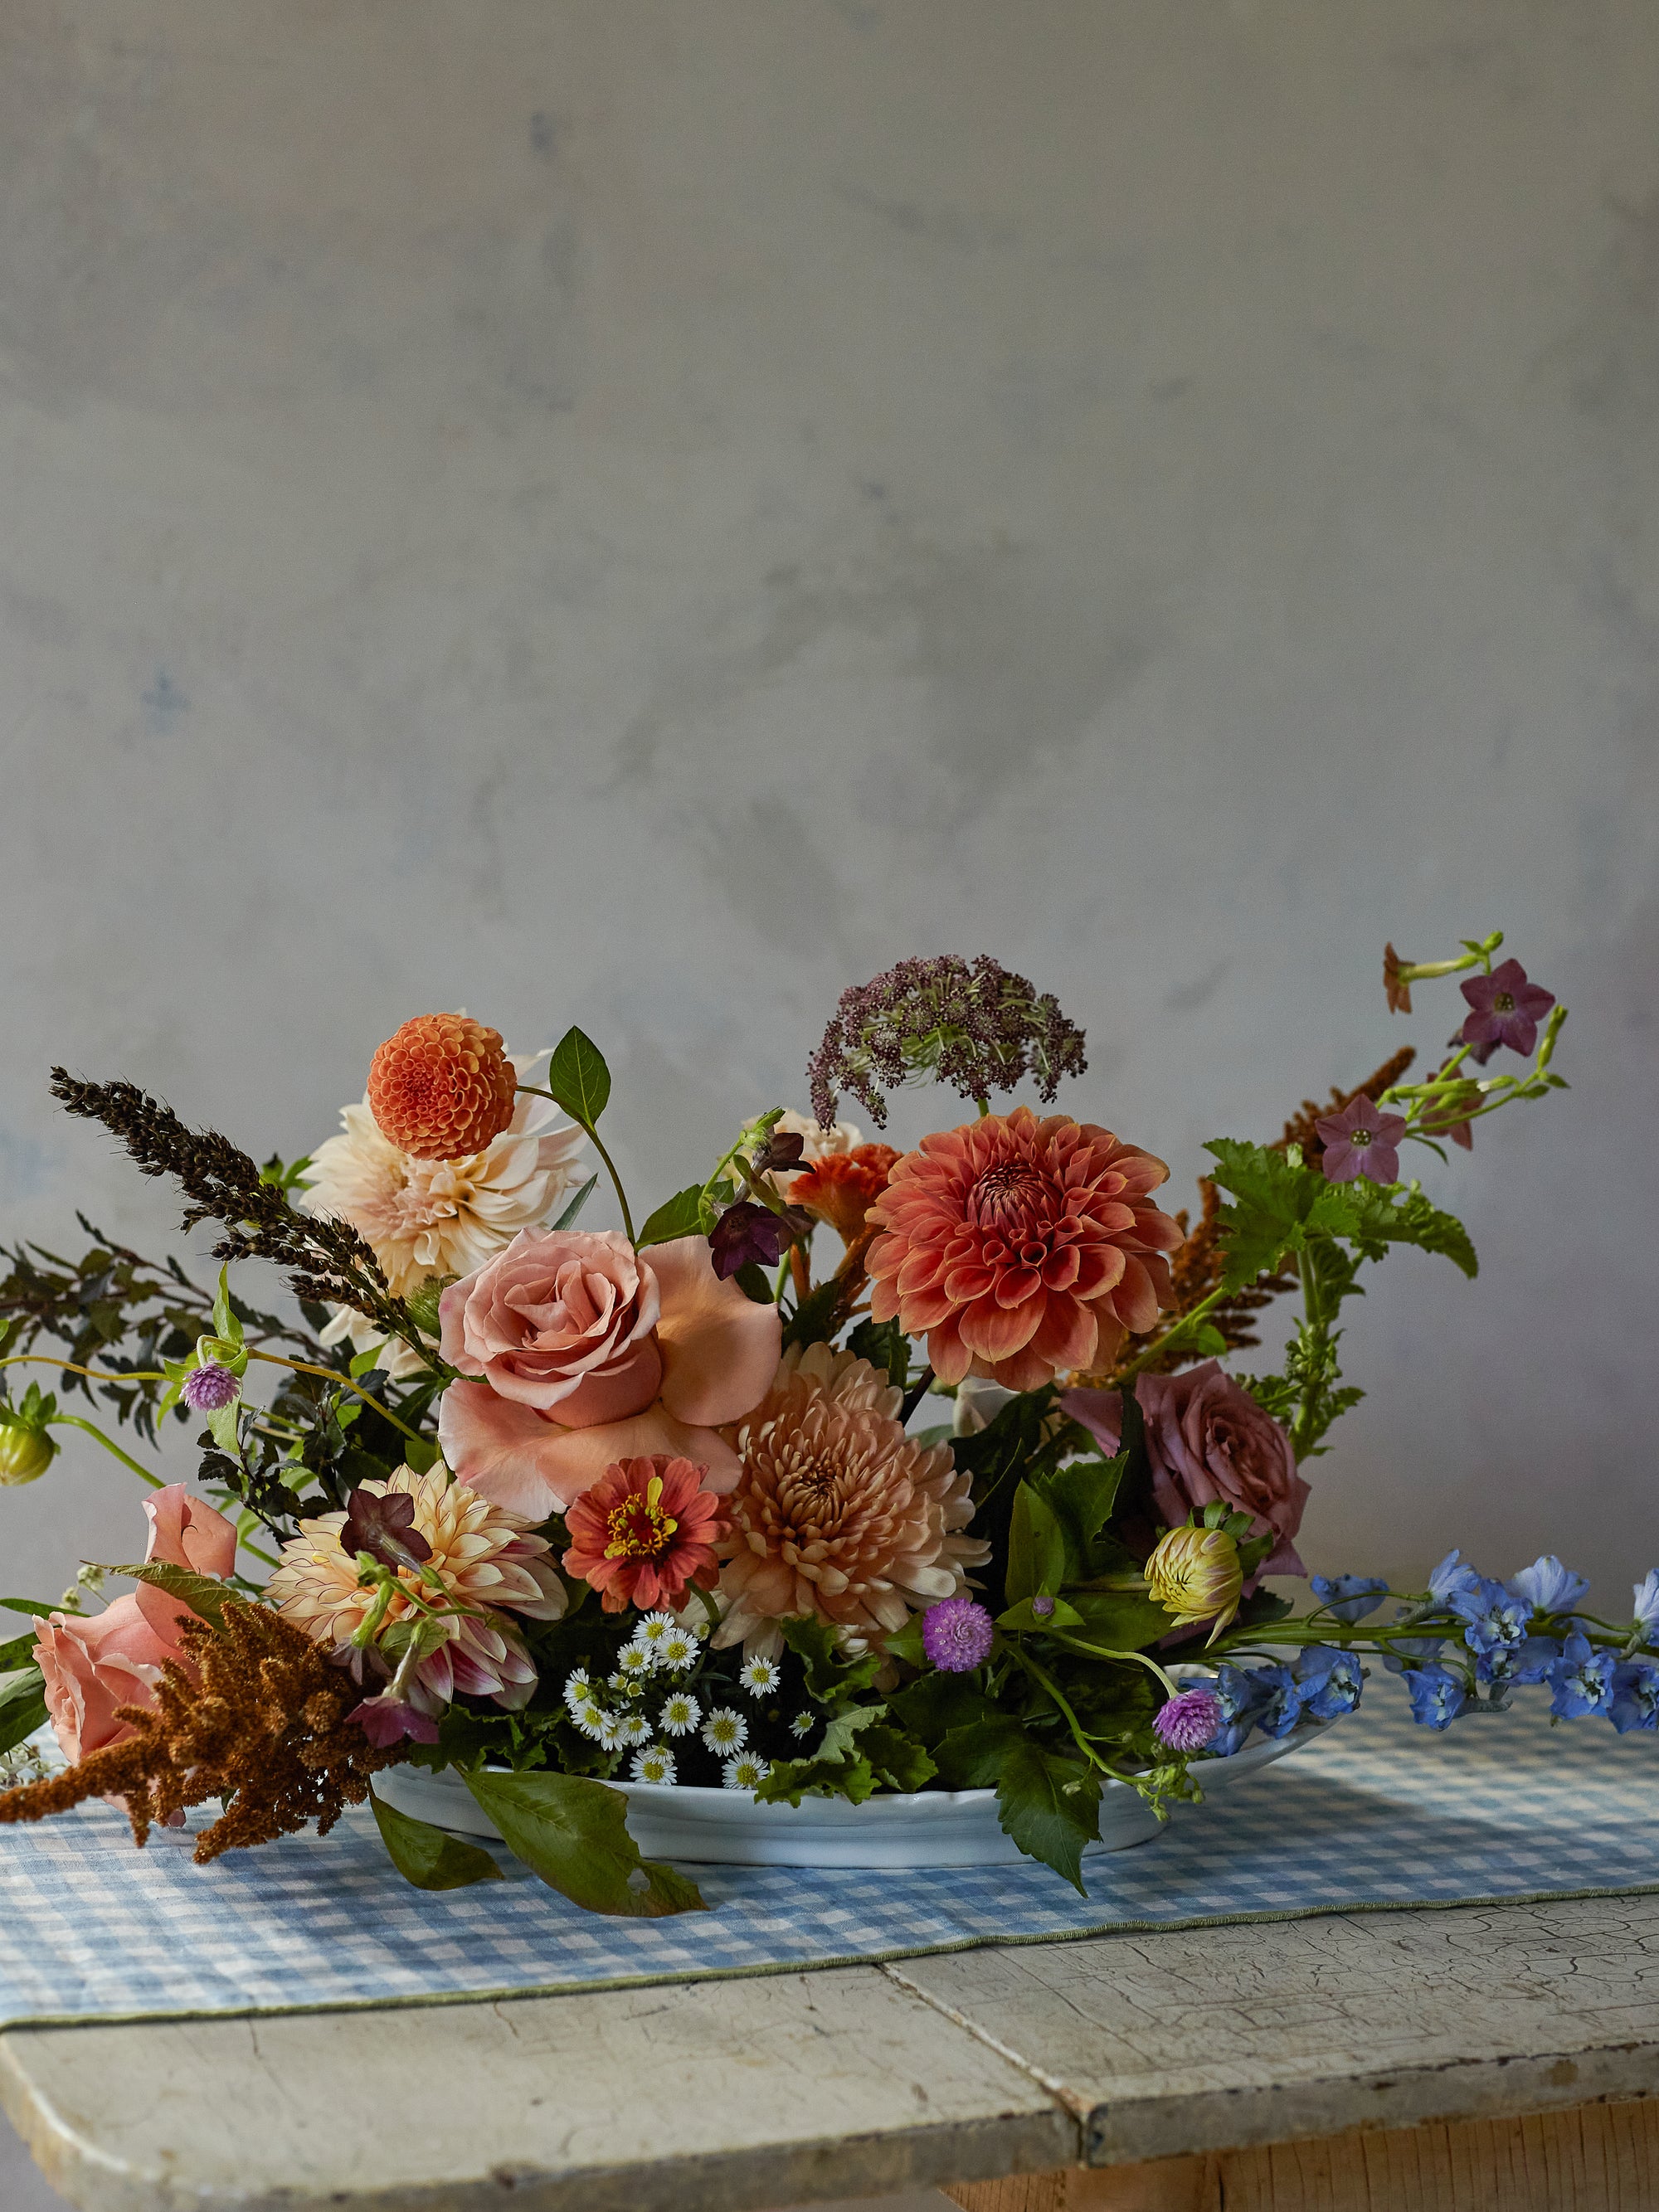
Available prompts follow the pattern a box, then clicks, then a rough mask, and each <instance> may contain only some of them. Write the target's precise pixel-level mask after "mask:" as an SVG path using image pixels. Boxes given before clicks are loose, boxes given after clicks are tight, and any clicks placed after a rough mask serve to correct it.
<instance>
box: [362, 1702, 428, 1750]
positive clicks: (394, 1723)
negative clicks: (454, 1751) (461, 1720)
mask: <svg viewBox="0 0 1659 2212" xmlns="http://www.w3.org/2000/svg"><path fill="white" fill-rule="evenodd" d="M347 1717H348V1719H350V1720H354V1721H356V1723H357V1725H358V1727H359V1728H360V1729H362V1732H363V1734H364V1735H366V1736H367V1737H368V1740H369V1741H370V1742H371V1743H372V1744H373V1745H374V1748H375V1749H376V1751H389V1750H390V1749H391V1748H392V1745H393V1744H394V1743H401V1742H402V1741H403V1740H404V1737H405V1736H407V1737H408V1738H409V1740H410V1742H411V1743H436V1741H438V1723H437V1722H436V1721H435V1720H433V1719H432V1718H431V1717H430V1716H429V1715H428V1714H426V1713H417V1712H416V1710H415V1708H414V1706H413V1705H404V1702H403V1700H402V1699H400V1698H394V1697H393V1696H392V1692H390V1691H389V1690H388V1691H386V1692H383V1693H382V1694H381V1695H380V1697H378V1698H365V1699H363V1702H362V1705H357V1706H355V1707H354V1708H353V1709H352V1711H351V1712H350V1713H349V1715H348V1716H347Z"/></svg>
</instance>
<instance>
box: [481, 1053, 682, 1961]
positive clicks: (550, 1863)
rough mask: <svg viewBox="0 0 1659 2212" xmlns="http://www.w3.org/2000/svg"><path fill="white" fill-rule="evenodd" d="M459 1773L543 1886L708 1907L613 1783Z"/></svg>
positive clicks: (589, 1902) (600, 1900)
mask: <svg viewBox="0 0 1659 2212" xmlns="http://www.w3.org/2000/svg"><path fill="white" fill-rule="evenodd" d="M584 1042H586V1040H584ZM561 1049H562V1048H561ZM555 1056H556V1055H555ZM601 1065H603V1063H601ZM560 1103H564V1102H563V1101H562V1100H561V1102H560ZM465 1782H466V1786H467V1788H468V1789H469V1790H471V1792H472V1795H473V1797H474V1798H475V1799H476V1800H477V1803H478V1804H479V1805H481V1806H482V1807H483V1810H484V1811H485V1812H486V1813H488V1814H489V1817H490V1819H491V1820H493V1821H494V1822H495V1826H497V1827H498V1828H499V1829H500V1830H501V1835H502V1837H503V1838H504V1839H505V1841H506V1843H507V1849H508V1850H510V1851H512V1852H513V1854H514V1855H515V1856H516V1857H519V1858H521V1859H522V1860H523V1861H524V1863H525V1864H526V1866H527V1867H528V1868H529V1869H530V1870H531V1872H532V1874H535V1875H539V1876H540V1877H541V1879H542V1881H544V1882H545V1883H546V1884H547V1885H548V1887H549V1888H550V1889H556V1890H557V1891H558V1892H559V1893H561V1895H562V1896H564V1897H568V1898H569V1899H571V1900H572V1902H573V1903H574V1904H576V1905H581V1906H582V1907H584V1909H585V1910H586V1911H589V1912H605V1913H611V1914H616V1915H621V1916H623V1917H627V1918H629V1919H635V1920H640V1919H643V1920H659V1919H661V1918H662V1917H664V1916H665V1914H668V1913H673V1912H705V1911H708V1907H707V1905H704V1903H703V1901H702V1897H701V1895H700V1894H699V1893H698V1890H697V1887H696V1883H695V1882H691V1881H687V1880H686V1878H685V1876H684V1875H682V1874H678V1873H676V1872H675V1870H674V1869H673V1868H672V1867H669V1866H659V1865H657V1864H655V1863H653V1862H652V1861H651V1860H649V1859H642V1858H641V1857H640V1852H639V1846H638V1844H635V1841H634V1838H632V1836H630V1835H629V1832H628V1800H627V1798H626V1797H624V1796H623V1794H622V1792H621V1791H620V1790H608V1789H607V1788H606V1787H605V1784H604V1783H603V1782H588V1781H585V1780H583V1779H582V1778H580V1776H578V1775H574V1774H502V1773H501V1772H499V1771H496V1770H495V1769H494V1768H489V1767H481V1768H479V1769H478V1770H477V1771H476V1772H474V1773H470V1774H468V1775H466V1776H465Z"/></svg>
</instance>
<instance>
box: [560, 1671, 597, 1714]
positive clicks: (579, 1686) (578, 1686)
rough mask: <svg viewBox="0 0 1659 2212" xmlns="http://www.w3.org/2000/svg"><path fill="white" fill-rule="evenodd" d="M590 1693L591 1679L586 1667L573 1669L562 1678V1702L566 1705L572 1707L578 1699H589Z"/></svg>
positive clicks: (591, 1689) (591, 1687) (591, 1688)
mask: <svg viewBox="0 0 1659 2212" xmlns="http://www.w3.org/2000/svg"><path fill="white" fill-rule="evenodd" d="M592 1691H593V1677H592V1675H591V1674H589V1673H588V1671H587V1669H586V1667H573V1668H571V1670H570V1672H569V1673H568V1674H567V1675H566V1676H565V1678H564V1701H565V1703H566V1705H574V1704H575V1702H576V1700H577V1699H578V1698H584V1697H591V1696H592Z"/></svg>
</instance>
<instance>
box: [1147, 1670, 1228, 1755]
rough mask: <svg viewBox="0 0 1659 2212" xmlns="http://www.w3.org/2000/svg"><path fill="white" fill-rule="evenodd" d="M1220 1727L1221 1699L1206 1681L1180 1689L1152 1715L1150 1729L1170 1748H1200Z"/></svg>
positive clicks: (1183, 1749)
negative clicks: (1190, 1687) (1186, 1688)
mask: <svg viewBox="0 0 1659 2212" xmlns="http://www.w3.org/2000/svg"><path fill="white" fill-rule="evenodd" d="M1220 1727H1221V1700H1220V1699H1219V1698H1218V1697H1217V1695H1216V1693H1215V1692H1214V1691H1213V1690H1212V1689H1211V1688H1210V1687H1209V1686H1207V1685H1206V1684H1202V1683H1200V1684H1199V1685H1197V1686H1195V1687H1194V1688H1193V1689H1190V1690H1182V1691H1181V1692H1179V1693H1178V1694H1177V1695H1176V1696H1175V1697H1173V1698H1171V1699H1170V1701H1169V1703H1168V1704H1167V1705H1161V1706H1160V1707H1159V1708H1158V1711H1157V1712H1156V1713H1154V1714H1153V1716H1152V1733H1153V1735H1156V1736H1157V1737H1158V1740H1159V1741H1160V1742H1163V1743H1167V1744H1168V1745H1169V1747H1170V1750H1171V1751H1202V1750H1203V1748H1204V1747H1205V1745H1206V1744H1207V1743H1209V1742H1212V1741H1213V1740H1214V1738H1215V1736H1216V1735H1217V1733H1218V1730H1219V1729H1220Z"/></svg>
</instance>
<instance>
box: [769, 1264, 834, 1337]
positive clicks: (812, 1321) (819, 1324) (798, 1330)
mask: <svg viewBox="0 0 1659 2212" xmlns="http://www.w3.org/2000/svg"><path fill="white" fill-rule="evenodd" d="M841 1293H842V1285H841V1284H839V1283H838V1282H836V1279H835V1277H834V1276H833V1275H832V1276H831V1277H830V1279H829V1281H828V1282H827V1283H819V1284H818V1285H816V1287H815V1288H813V1289H812V1290H810V1291H808V1292H807V1293H806V1296H805V1297H804V1298H803V1299H802V1300H801V1302H800V1304H799V1305H798V1306H797V1307H796V1308H795V1310H794V1311H793V1313H792V1314H791V1315H790V1316H789V1319H788V1322H787V1323H786V1325H785V1328H784V1332H783V1348H784V1350H785V1351H786V1352H787V1351H788V1349H789V1347H790V1346H791V1345H795V1344H799V1345H801V1346H806V1345H809V1344H823V1343H827V1342H828V1340H829V1329H830V1325H831V1323H832V1322H833V1321H834V1319H835V1316H836V1311H837V1310H838V1308H839V1306H840V1304H841Z"/></svg>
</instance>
